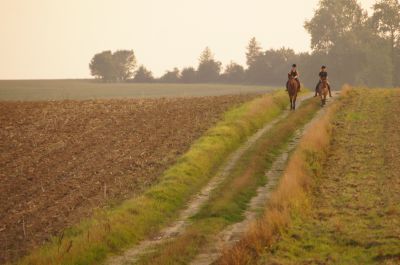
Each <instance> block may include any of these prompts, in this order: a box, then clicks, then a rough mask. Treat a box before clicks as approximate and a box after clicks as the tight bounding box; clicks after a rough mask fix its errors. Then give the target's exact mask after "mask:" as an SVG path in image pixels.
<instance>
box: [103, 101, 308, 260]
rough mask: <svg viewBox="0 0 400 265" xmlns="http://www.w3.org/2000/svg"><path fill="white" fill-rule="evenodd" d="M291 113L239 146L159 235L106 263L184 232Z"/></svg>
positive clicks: (147, 249) (129, 257) (144, 250)
mask: <svg viewBox="0 0 400 265" xmlns="http://www.w3.org/2000/svg"><path fill="white" fill-rule="evenodd" d="M310 97H311V95H307V96H304V97H302V98H301V99H300V100H299V105H300V104H301V102H302V101H304V100H306V99H308V98H310ZM289 113H290V111H289V110H287V111H285V112H284V113H282V114H281V115H280V116H279V117H277V118H276V119H274V120H273V121H272V122H269V123H268V124H267V125H265V126H264V127H263V128H262V129H260V130H259V131H258V132H257V133H255V134H254V135H253V136H251V137H250V138H249V139H248V140H247V142H246V143H245V144H243V145H242V146H241V147H240V148H238V149H237V150H236V151H235V152H233V153H232V154H231V155H230V156H229V157H228V159H227V160H226V162H225V164H224V165H223V166H222V167H221V169H220V170H219V172H218V173H217V174H216V176H215V177H214V178H212V179H211V180H210V182H209V183H208V184H207V185H206V186H205V187H204V188H203V189H202V190H201V191H200V192H199V193H198V194H197V195H195V196H194V197H193V199H192V200H191V201H190V202H189V203H188V205H187V207H186V209H185V210H183V211H182V212H181V214H180V216H179V218H178V219H177V220H176V221H175V222H174V223H172V224H171V225H170V226H168V227H166V228H165V229H163V230H162V231H161V232H160V233H159V235H158V236H157V237H155V238H152V239H149V240H145V241H142V242H141V243H140V244H139V245H137V246H134V247H133V248H131V249H128V250H127V251H125V252H124V253H123V254H122V255H120V256H113V257H110V258H109V259H108V260H107V261H106V262H105V264H107V265H121V264H132V263H134V262H135V261H136V260H137V259H138V258H139V256H141V255H143V254H145V253H148V252H151V250H152V249H154V247H156V246H158V245H161V244H162V243H165V242H166V241H167V240H171V239H173V238H176V237H177V236H179V235H180V234H182V232H184V231H185V228H186V227H187V226H188V225H189V224H190V217H192V216H194V215H195V214H196V213H198V212H199V210H200V209H201V207H202V206H203V205H204V204H205V203H206V202H207V201H208V200H209V198H210V196H211V194H212V191H213V190H214V189H215V188H217V187H218V186H219V185H220V184H221V183H222V182H223V181H224V180H225V179H226V177H227V176H228V175H229V174H230V173H231V172H232V170H233V168H234V166H235V165H236V163H237V162H238V161H239V159H240V158H241V157H242V156H243V154H244V153H245V152H246V151H247V150H248V149H249V148H250V147H251V146H253V145H254V143H255V142H257V140H258V139H260V138H261V137H262V136H263V135H264V134H265V133H267V132H268V131H269V130H271V128H273V127H274V126H275V125H276V124H277V123H278V122H279V121H281V120H283V119H285V118H286V117H287V116H288V115H289Z"/></svg>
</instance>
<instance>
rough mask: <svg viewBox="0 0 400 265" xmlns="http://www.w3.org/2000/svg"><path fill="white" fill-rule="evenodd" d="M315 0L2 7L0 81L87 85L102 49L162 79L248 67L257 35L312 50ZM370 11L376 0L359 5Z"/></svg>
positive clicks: (71, 0) (57, 0) (19, 2)
mask: <svg viewBox="0 0 400 265" xmlns="http://www.w3.org/2000/svg"><path fill="white" fill-rule="evenodd" d="M317 3H318V0H307V1H295V0H288V1H266V0H246V1H244V0H234V1H232V0H218V1H217V0H202V1H198V0H196V1H195V0H169V1H161V0H158V1H156V0H113V1H111V0H85V1H81V0H68V1H67V0H1V3H0V36H1V41H0V79H42V78H88V77H90V72H89V68H88V63H89V61H90V59H91V58H92V57H93V55H94V54H95V53H97V52H101V51H103V50H112V51H115V50H117V49H133V50H134V52H135V54H136V58H137V60H138V63H139V64H143V65H145V66H146V67H148V68H149V69H151V70H152V71H153V73H154V74H155V76H160V75H162V74H163V73H164V72H165V71H166V70H168V69H172V68H173V67H179V68H182V67H186V66H196V65H197V61H198V57H199V54H200V53H201V51H202V50H203V49H204V48H205V47H206V46H209V47H210V48H211V50H212V51H213V52H214V53H215V55H216V59H218V60H220V61H221V62H223V63H224V64H227V63H229V62H230V61H231V60H233V61H235V62H238V63H240V64H244V63H245V47H246V45H247V43H248V41H249V39H250V38H251V37H253V36H255V37H256V38H257V39H258V41H259V42H260V43H261V45H262V46H263V48H265V49H268V48H279V47H282V46H285V47H290V48H293V49H294V50H295V51H309V49H310V36H309V35H308V33H307V32H306V31H305V30H304V28H303V25H304V21H305V20H307V19H310V18H311V17H312V15H313V11H314V10H315V9H316V7H317ZM361 3H362V5H363V7H364V8H369V7H371V6H372V4H373V3H374V0H363V1H361Z"/></svg>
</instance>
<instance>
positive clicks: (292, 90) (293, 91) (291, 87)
mask: <svg viewBox="0 0 400 265" xmlns="http://www.w3.org/2000/svg"><path fill="white" fill-rule="evenodd" d="M288 76H289V81H288V84H287V89H288V93H289V98H290V110H295V109H296V100H297V93H299V88H300V87H299V83H298V82H297V80H296V79H295V78H294V77H293V76H291V75H288Z"/></svg>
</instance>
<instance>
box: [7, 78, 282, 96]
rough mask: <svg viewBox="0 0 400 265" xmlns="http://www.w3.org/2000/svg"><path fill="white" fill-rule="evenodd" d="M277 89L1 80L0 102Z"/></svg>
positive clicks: (92, 81) (235, 92)
mask: <svg viewBox="0 0 400 265" xmlns="http://www.w3.org/2000/svg"><path fill="white" fill-rule="evenodd" d="M274 90H275V89H274V88H271V87H265V86H251V85H228V84H161V83H153V84H137V83H102V82H99V81H94V80H16V81H7V80H0V100H12V101H14V100H28V101H37V100H64V99H73V100H85V99H106V98H159V97H187V96H198V97H202V96H219V95H231V94H248V93H258V94H263V93H268V92H271V91H274Z"/></svg>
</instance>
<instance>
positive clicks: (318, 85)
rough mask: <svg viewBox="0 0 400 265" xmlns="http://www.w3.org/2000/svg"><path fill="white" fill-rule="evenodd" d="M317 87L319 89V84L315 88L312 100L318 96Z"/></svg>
mask: <svg viewBox="0 0 400 265" xmlns="http://www.w3.org/2000/svg"><path fill="white" fill-rule="evenodd" d="M318 87H319V84H318V85H317V86H316V87H315V95H314V98H315V97H316V96H317V94H318Z"/></svg>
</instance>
